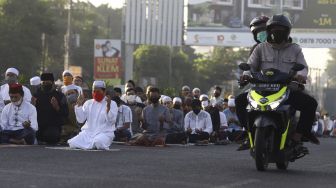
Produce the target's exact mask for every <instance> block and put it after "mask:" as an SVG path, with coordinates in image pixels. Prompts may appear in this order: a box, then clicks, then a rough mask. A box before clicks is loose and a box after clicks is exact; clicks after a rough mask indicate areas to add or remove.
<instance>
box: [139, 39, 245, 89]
mask: <svg viewBox="0 0 336 188" xmlns="http://www.w3.org/2000/svg"><path fill="white" fill-rule="evenodd" d="M169 51H170V49H169V48H168V47H158V46H145V45H142V46H139V48H138V49H137V50H136V51H135V53H134V59H135V77H136V80H141V78H144V77H154V78H156V79H157V82H158V84H157V85H158V86H159V87H163V88H167V87H168V88H170V87H172V88H175V91H179V90H180V88H181V87H182V86H183V85H189V86H191V87H199V88H201V90H202V91H204V92H205V91H207V90H209V88H210V87H212V86H213V85H222V86H226V87H224V88H230V89H231V80H235V79H236V73H237V71H238V70H237V69H238V66H237V63H238V62H246V61H247V58H248V56H249V50H248V49H243V48H242V49H235V48H221V47H216V48H214V50H213V52H212V53H211V54H210V55H208V56H206V55H200V54H195V51H194V49H192V48H190V47H183V48H182V49H180V48H174V49H173V52H172V84H171V85H169V81H168V78H169V71H168V70H169V61H170V60H169V58H170V55H169ZM175 94H176V92H175Z"/></svg>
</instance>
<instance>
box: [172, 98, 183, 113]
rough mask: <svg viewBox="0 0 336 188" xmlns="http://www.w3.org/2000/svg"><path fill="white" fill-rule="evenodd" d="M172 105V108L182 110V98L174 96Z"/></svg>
mask: <svg viewBox="0 0 336 188" xmlns="http://www.w3.org/2000/svg"><path fill="white" fill-rule="evenodd" d="M173 107H174V109H177V110H181V111H182V99H181V98H180V97H174V99H173Z"/></svg>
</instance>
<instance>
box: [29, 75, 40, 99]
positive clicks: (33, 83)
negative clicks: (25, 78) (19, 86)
mask: <svg viewBox="0 0 336 188" xmlns="http://www.w3.org/2000/svg"><path fill="white" fill-rule="evenodd" d="M40 87H41V78H40V77H39V76H34V77H32V78H31V79H30V87H29V88H30V91H31V93H32V94H33V95H34V94H35V92H36V91H37V90H38V88H40Z"/></svg>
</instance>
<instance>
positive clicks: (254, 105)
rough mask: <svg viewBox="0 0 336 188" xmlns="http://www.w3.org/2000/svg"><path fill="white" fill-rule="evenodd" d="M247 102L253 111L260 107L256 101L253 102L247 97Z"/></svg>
mask: <svg viewBox="0 0 336 188" xmlns="http://www.w3.org/2000/svg"><path fill="white" fill-rule="evenodd" d="M248 101H249V103H250V105H251V106H252V108H253V109H256V110H258V109H260V106H259V105H258V103H257V101H255V100H254V99H253V98H252V97H251V96H248Z"/></svg>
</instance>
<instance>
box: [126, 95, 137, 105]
mask: <svg viewBox="0 0 336 188" xmlns="http://www.w3.org/2000/svg"><path fill="white" fill-rule="evenodd" d="M126 101H127V103H130V104H133V103H135V102H136V96H135V95H127V96H126Z"/></svg>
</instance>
